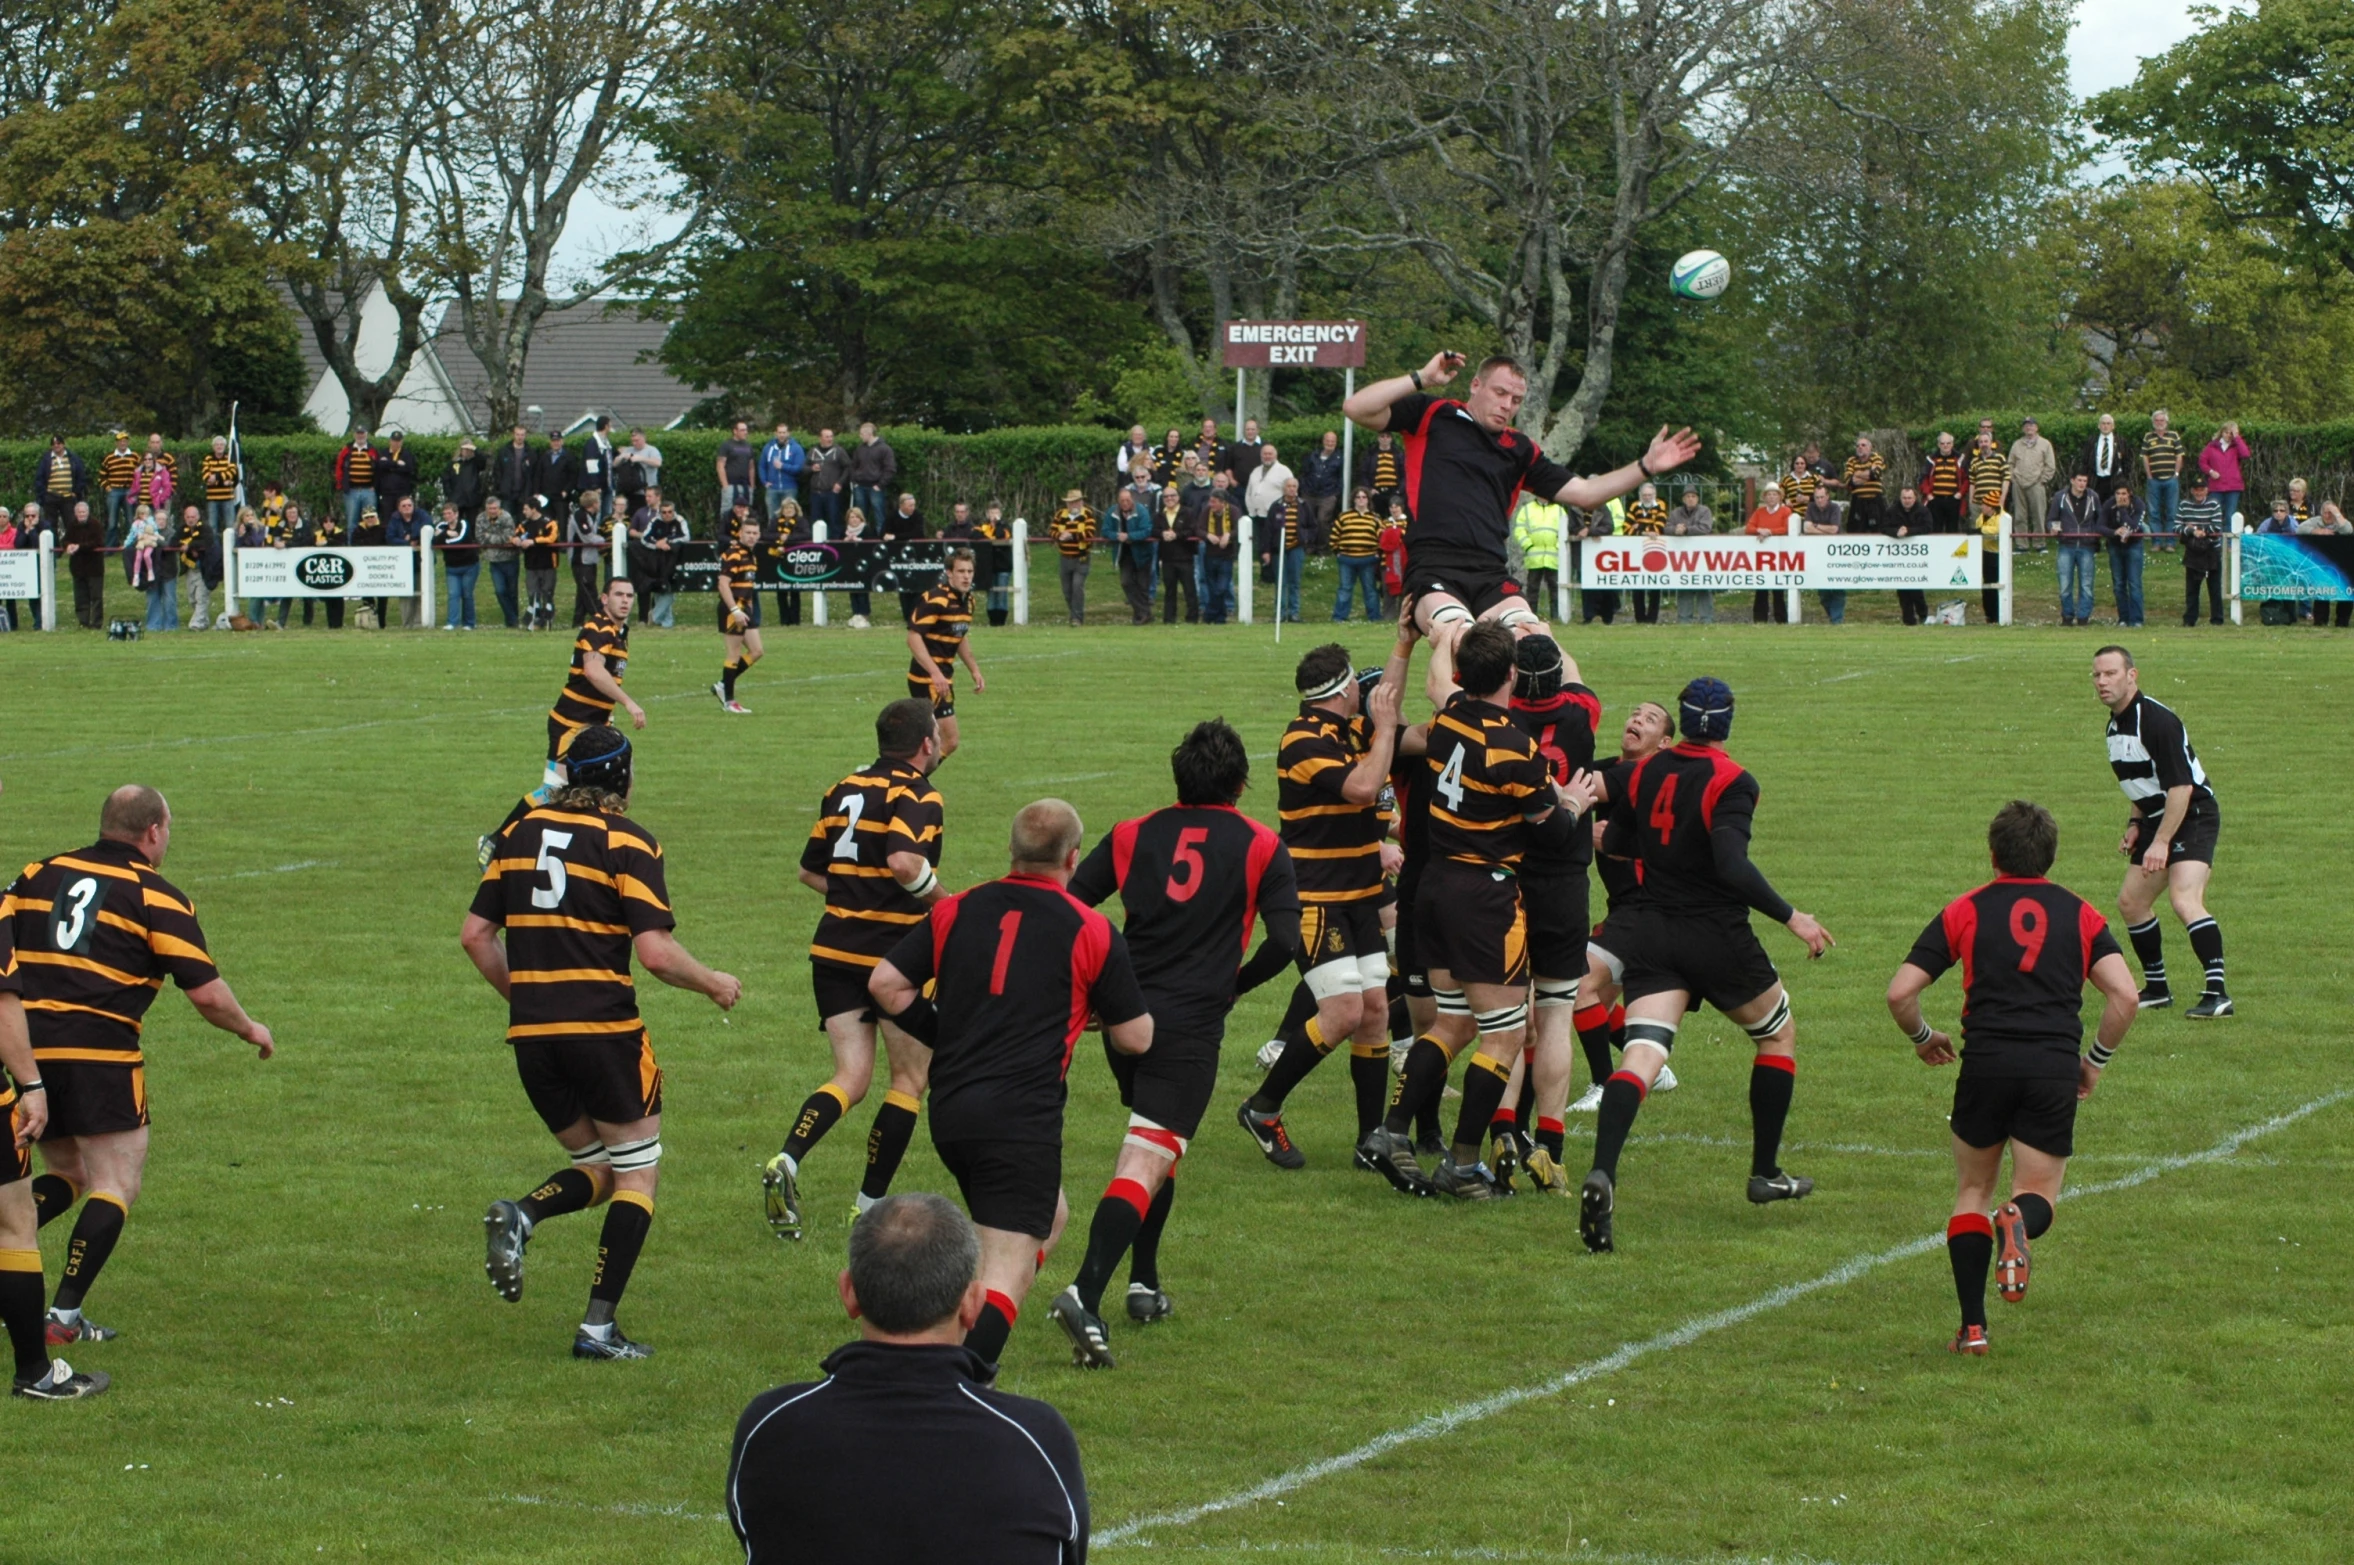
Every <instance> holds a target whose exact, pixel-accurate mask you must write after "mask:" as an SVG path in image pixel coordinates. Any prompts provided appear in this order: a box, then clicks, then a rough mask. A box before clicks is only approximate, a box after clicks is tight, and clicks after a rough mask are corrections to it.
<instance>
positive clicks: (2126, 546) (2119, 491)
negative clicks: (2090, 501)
mask: <svg viewBox="0 0 2354 1565" xmlns="http://www.w3.org/2000/svg"><path fill="white" fill-rule="evenodd" d="M2149 530H2150V529H2149V518H2148V517H2147V516H2146V515H2144V514H2143V511H2142V508H2141V507H2140V506H2139V505H2137V504H2135V503H2134V499H2133V486H2132V485H2131V484H2129V483H2127V482H2125V481H2124V480H2123V479H2119V480H2118V481H2117V484H2116V487H2115V488H2113V489H2112V490H2111V491H2110V499H2109V503H2108V504H2107V505H2104V506H2102V507H2101V531H2102V532H2104V533H2107V534H2108V535H2109V587H2110V590H2111V591H2112V592H2114V593H2115V594H2116V596H2117V623H2118V624H2119V625H2120V626H2122V627H2124V628H2125V629H2127V630H2137V629H2139V628H2140V626H2141V622H2142V602H2141V568H2142V552H2141V550H2142V539H2143V537H2144V536H2146V535H2147V534H2148V532H2149Z"/></svg>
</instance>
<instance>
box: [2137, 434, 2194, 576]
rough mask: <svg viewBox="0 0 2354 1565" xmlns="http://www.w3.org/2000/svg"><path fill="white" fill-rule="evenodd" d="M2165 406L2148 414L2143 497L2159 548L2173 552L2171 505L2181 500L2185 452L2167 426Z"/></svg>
mask: <svg viewBox="0 0 2354 1565" xmlns="http://www.w3.org/2000/svg"><path fill="white" fill-rule="evenodd" d="M2171 423H2172V420H2171V419H2170V418H2169V417H2168V415H2167V412H2166V410H2165V409H2164V408H2160V409H2158V410H2157V411H2156V412H2154V413H2152V414H2151V415H2150V432H2149V433H2148V434H2147V435H2144V436H2143V437H2142V443H2141V476H2142V499H2143V502H2144V503H2145V504H2147V505H2148V506H2149V508H2150V532H2151V535H2152V536H2154V537H2155V538H2156V539H2157V540H2158V547H2159V548H2161V549H2163V550H2165V551H2166V552H2167V553H2169V554H2171V553H2173V552H2174V508H2175V507H2176V506H2177V505H2178V504H2180V503H2181V500H2182V463H2183V458H2184V457H2185V456H2186V455H2188V453H2187V452H2185V451H2184V450H2183V448H2182V436H2181V434H2180V433H2179V432H2177V431H2176V430H2174V429H2173V428H2171V427H2170V425H2171Z"/></svg>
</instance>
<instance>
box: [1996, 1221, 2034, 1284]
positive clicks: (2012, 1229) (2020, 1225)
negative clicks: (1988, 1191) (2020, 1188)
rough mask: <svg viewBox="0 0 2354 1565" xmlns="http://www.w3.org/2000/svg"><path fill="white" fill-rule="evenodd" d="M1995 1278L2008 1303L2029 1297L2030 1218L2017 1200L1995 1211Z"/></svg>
mask: <svg viewBox="0 0 2354 1565" xmlns="http://www.w3.org/2000/svg"><path fill="white" fill-rule="evenodd" d="M1994 1243H1995V1253H1994V1281H1995V1286H1996V1287H1997V1288H1998V1289H2000V1290H2001V1292H2002V1296H2003V1302H2004V1303H2005V1304H2016V1303H2018V1302H2019V1301H2020V1300H2021V1299H2024V1298H2026V1297H2027V1270H2028V1258H2027V1218H2026V1216H2025V1215H2024V1214H2023V1213H2021V1212H2020V1210H2019V1203H2018V1202H2016V1201H2010V1202H2005V1203H2004V1205H2003V1209H2002V1210H2001V1211H1999V1212H1997V1213H1995V1214H1994Z"/></svg>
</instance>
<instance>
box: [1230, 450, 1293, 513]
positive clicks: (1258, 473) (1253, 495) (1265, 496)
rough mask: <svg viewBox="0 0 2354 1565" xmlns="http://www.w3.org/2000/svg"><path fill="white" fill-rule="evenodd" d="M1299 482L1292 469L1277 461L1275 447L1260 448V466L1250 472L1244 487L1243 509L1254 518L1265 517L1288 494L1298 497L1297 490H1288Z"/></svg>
mask: <svg viewBox="0 0 2354 1565" xmlns="http://www.w3.org/2000/svg"><path fill="white" fill-rule="evenodd" d="M1298 481H1299V480H1297V479H1296V478H1294V477H1293V476H1292V471H1291V469H1290V468H1288V467H1285V466H1284V465H1283V464H1282V463H1281V462H1278V461H1277V460H1276V459H1275V448H1274V447H1273V446H1261V447H1259V464H1258V466H1256V467H1254V468H1252V469H1251V470H1250V476H1249V477H1248V478H1247V479H1246V480H1244V482H1243V486H1242V507H1243V509H1244V510H1245V511H1248V512H1249V513H1250V514H1251V515H1252V516H1265V515H1266V514H1268V512H1270V511H1272V510H1273V509H1274V508H1275V502H1276V501H1278V500H1280V499H1282V498H1283V497H1284V496H1285V495H1286V494H1287V493H1288V494H1292V495H1295V496H1296V495H1297V494H1298V493H1299V491H1298V490H1297V489H1296V488H1288V487H1287V486H1289V485H1294V484H1297V483H1298Z"/></svg>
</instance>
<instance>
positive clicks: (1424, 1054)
mask: <svg viewBox="0 0 2354 1565" xmlns="http://www.w3.org/2000/svg"><path fill="white" fill-rule="evenodd" d="M1447 1063H1448V1061H1447V1051H1446V1050H1444V1049H1442V1048H1440V1047H1439V1046H1438V1044H1437V1043H1436V1042H1435V1041H1434V1040H1432V1039H1429V1038H1417V1039H1415V1040H1414V1047H1413V1049H1412V1051H1410V1052H1409V1053H1408V1054H1407V1056H1406V1068H1405V1069H1404V1070H1403V1071H1401V1072H1399V1074H1398V1093H1397V1096H1396V1097H1394V1098H1392V1099H1390V1108H1389V1114H1388V1116H1387V1118H1386V1119H1385V1120H1384V1121H1383V1123H1384V1124H1386V1125H1387V1126H1388V1127H1389V1129H1390V1130H1391V1131H1392V1132H1393V1133H1395V1134H1397V1135H1401V1136H1402V1135H1404V1134H1405V1133H1406V1129H1407V1127H1408V1126H1410V1125H1412V1124H1413V1123H1414V1119H1415V1116H1416V1115H1417V1114H1418V1113H1420V1112H1421V1110H1422V1109H1423V1107H1424V1106H1425V1105H1426V1104H1427V1105H1429V1106H1431V1107H1432V1108H1433V1109H1434V1110H1435V1108H1436V1107H1437V1104H1438V1101H1439V1094H1440V1093H1441V1092H1443V1091H1445V1090H1446V1086H1447ZM1434 1124H1435V1115H1434Z"/></svg>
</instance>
